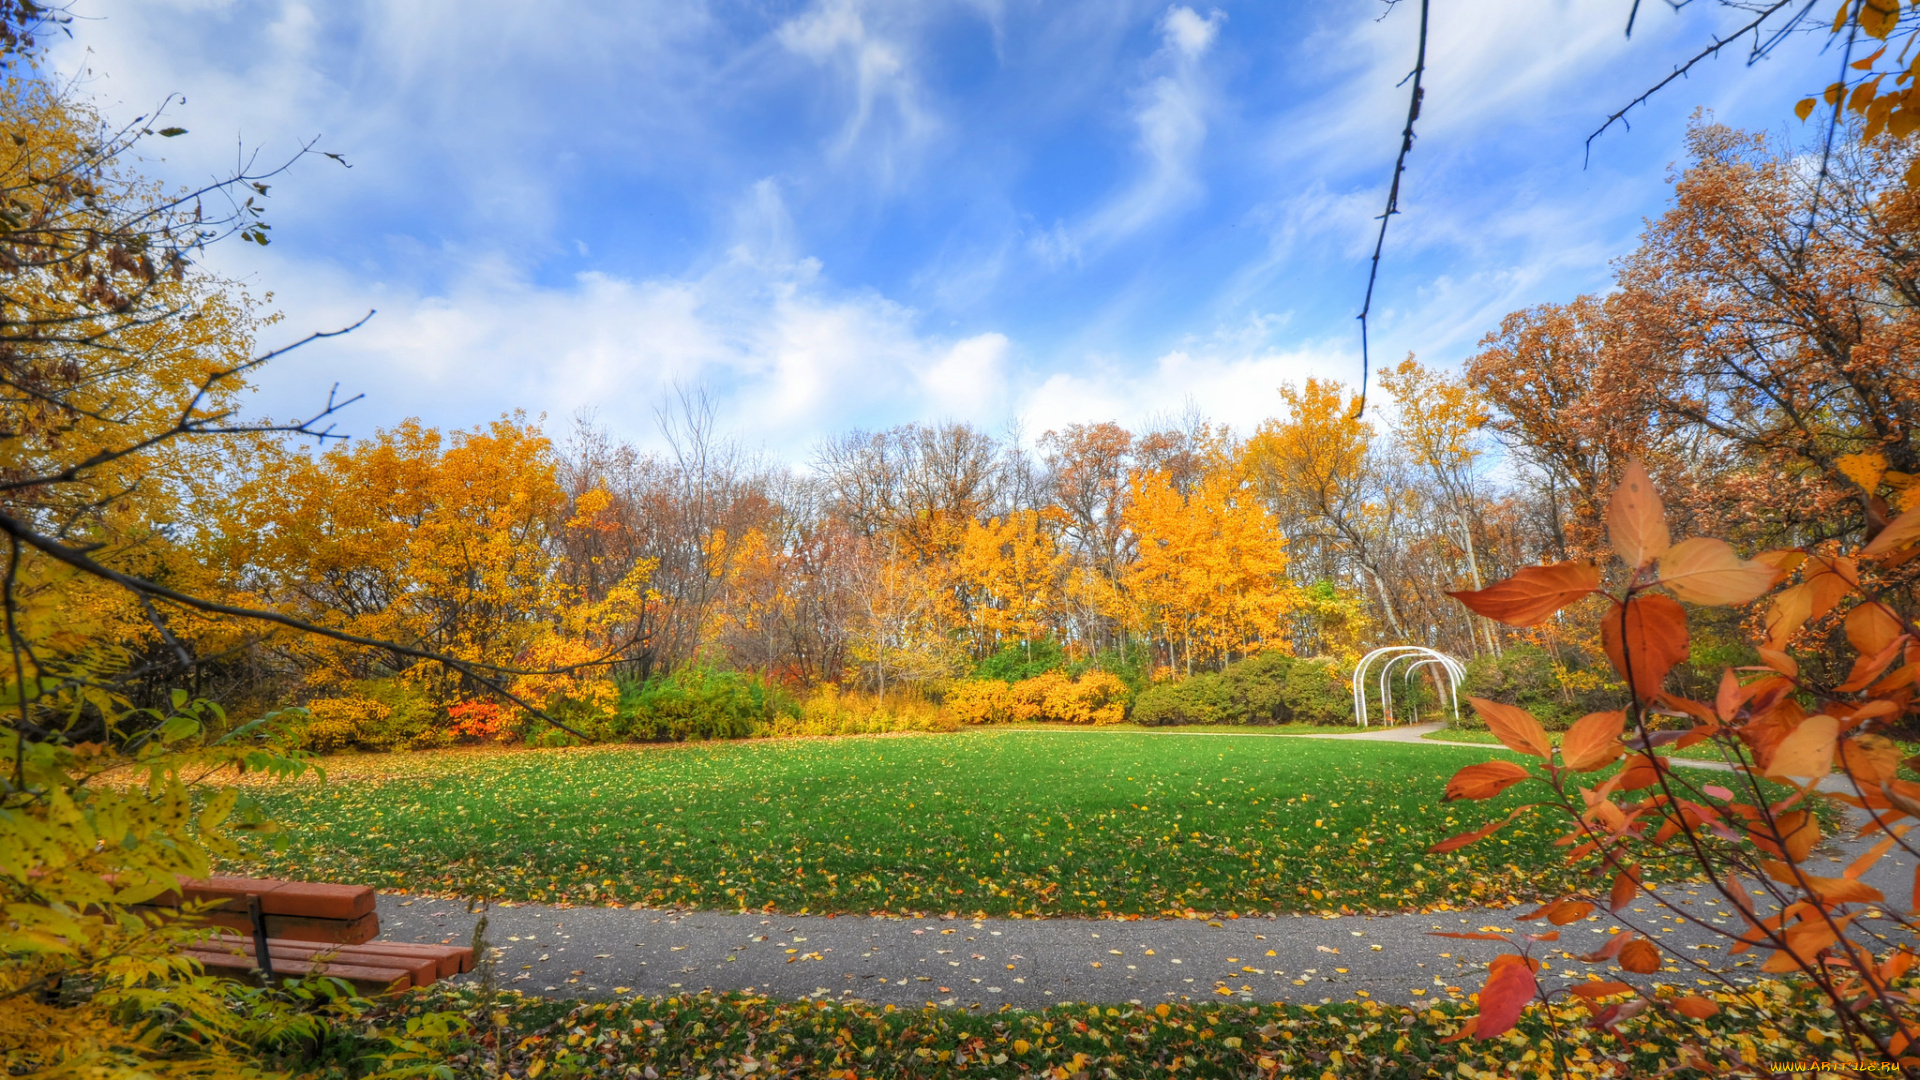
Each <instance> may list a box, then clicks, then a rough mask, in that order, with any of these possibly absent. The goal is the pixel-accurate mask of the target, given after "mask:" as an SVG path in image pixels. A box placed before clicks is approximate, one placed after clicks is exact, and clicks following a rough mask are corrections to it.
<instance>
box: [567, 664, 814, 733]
mask: <svg viewBox="0 0 1920 1080" xmlns="http://www.w3.org/2000/svg"><path fill="white" fill-rule="evenodd" d="M799 715H800V704H799V702H798V701H796V700H795V699H794V697H793V695H792V694H789V693H788V692H786V691H785V690H783V689H781V688H780V687H778V686H776V685H774V684H772V683H769V682H768V681H767V680H765V679H763V678H761V677H760V676H758V675H756V674H753V673H751V672H740V671H722V670H720V669H717V668H708V667H691V668H681V669H680V670H678V671H673V672H670V673H668V674H666V675H663V676H660V677H658V678H654V679H648V680H647V681H645V682H639V681H627V682H623V683H621V684H620V704H619V707H618V709H617V710H616V712H615V715H614V717H613V718H612V719H611V720H608V721H604V727H605V729H606V730H605V732H604V733H594V734H596V736H597V737H601V738H608V739H618V740H622V741H625V742H698V741H702V740H706V739H745V738H750V737H752V736H754V735H756V734H759V733H760V732H761V731H762V730H763V729H765V728H767V727H769V726H771V725H772V724H773V723H774V721H775V720H777V719H779V718H781V717H787V718H794V717H798V716H799Z"/></svg>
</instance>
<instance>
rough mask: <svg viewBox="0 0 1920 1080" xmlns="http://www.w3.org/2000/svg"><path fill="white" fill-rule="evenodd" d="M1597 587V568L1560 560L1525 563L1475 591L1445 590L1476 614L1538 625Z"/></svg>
mask: <svg viewBox="0 0 1920 1080" xmlns="http://www.w3.org/2000/svg"><path fill="white" fill-rule="evenodd" d="M1599 588H1600V568H1599V567H1597V566H1595V565H1593V564H1592V563H1577V562H1563V563H1554V564H1553V565H1551V566H1529V567H1526V568H1524V569H1522V570H1521V571H1520V572H1519V573H1516V574H1514V575H1513V576H1512V577H1510V578H1508V579H1507V580H1505V581H1496V582H1494V583H1493V584H1491V585H1489V586H1487V587H1486V588H1484V589H1480V590H1478V591H1465V590H1463V591H1460V592H1448V593H1447V595H1448V596H1451V597H1453V598H1454V599H1455V600H1458V601H1460V602H1461V603H1462V604H1465V605H1466V606H1467V609H1468V610H1470V611H1472V612H1473V613H1474V614H1476V615H1484V616H1486V617H1487V618H1489V619H1492V620H1494V621H1495V622H1503V623H1506V624H1507V625H1508V626H1538V625H1540V624H1541V623H1543V622H1545V621H1547V617H1548V616H1549V615H1552V614H1553V613H1554V612H1556V611H1559V610H1560V609H1561V608H1563V607H1566V606H1567V605H1568V604H1571V603H1573V602H1574V601H1575V600H1578V599H1580V598H1581V597H1583V596H1585V595H1587V594H1588V593H1590V592H1594V591H1595V590H1597V589H1599Z"/></svg>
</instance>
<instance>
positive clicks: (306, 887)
mask: <svg viewBox="0 0 1920 1080" xmlns="http://www.w3.org/2000/svg"><path fill="white" fill-rule="evenodd" d="M193 900H198V901H204V902H208V903H213V904H216V905H218V906H216V907H214V908H213V909H212V910H210V911H204V912H201V913H200V914H199V915H198V916H197V918H199V919H200V920H201V921H202V922H205V923H206V924H207V925H210V926H218V927H222V928H224V929H228V930H237V931H239V932H241V933H243V934H248V933H252V932H253V931H254V930H255V929H256V927H255V925H254V919H253V916H252V914H251V908H252V906H253V904H254V902H255V901H257V902H258V906H259V914H260V915H261V917H263V918H264V919H265V920H266V932H267V936H268V937H270V938H280V939H282V940H287V941H323V942H328V943H331V944H335V945H361V944H364V943H366V942H369V941H372V940H373V939H374V938H376V937H378V936H379V935H380V916H379V915H377V914H375V913H374V910H373V906H374V903H373V902H374V896H373V890H372V889H369V888H367V887H366V886H364V885H326V884H321V883H318V882H311V881H277V880H275V879H273V878H242V877H214V878H207V879H205V880H201V881H184V882H181V884H180V888H179V889H178V890H177V891H175V892H170V893H167V894H165V895H162V896H158V897H155V898H154V899H152V900H149V901H148V902H147V903H145V904H142V905H139V907H141V908H147V909H154V910H161V911H168V910H171V911H175V912H177V911H178V910H179V908H180V906H181V904H183V903H185V902H187V901H193ZM136 910H138V908H136Z"/></svg>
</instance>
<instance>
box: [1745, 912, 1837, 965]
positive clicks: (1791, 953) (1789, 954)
mask: <svg viewBox="0 0 1920 1080" xmlns="http://www.w3.org/2000/svg"><path fill="white" fill-rule="evenodd" d="M1835 921H1836V922H1838V923H1839V924H1840V927H1841V928H1842V929H1844V928H1845V926H1846V924H1847V923H1848V922H1850V921H1852V920H1851V918H1846V919H1838V920H1835ZM1785 936H1786V946H1787V947H1786V948H1784V949H1781V950H1780V951H1779V952H1776V953H1774V954H1773V955H1772V956H1769V957H1767V962H1766V963H1764V964H1762V965H1760V970H1761V971H1764V972H1767V973H1768V974H1770V975H1771V974H1779V973H1780V972H1783V971H1798V970H1801V969H1802V968H1809V969H1810V968H1811V967H1812V966H1813V958H1814V957H1816V956H1818V955H1819V954H1820V953H1821V952H1822V951H1824V950H1825V949H1827V948H1828V947H1829V946H1831V945H1832V944H1833V943H1834V942H1835V941H1838V940H1839V939H1840V936H1839V934H1837V933H1835V928H1834V927H1833V926H1832V925H1830V924H1829V922H1828V920H1826V919H1823V918H1816V919H1811V920H1808V921H1806V922H1801V923H1795V924H1794V925H1793V926H1790V927H1788V928H1787V932H1786V935H1785Z"/></svg>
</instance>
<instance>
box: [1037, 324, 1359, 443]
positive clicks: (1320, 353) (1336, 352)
mask: <svg viewBox="0 0 1920 1080" xmlns="http://www.w3.org/2000/svg"><path fill="white" fill-rule="evenodd" d="M1261 321H1262V320H1260V319H1258V318H1256V319H1255V320H1250V324H1252V323H1259V322H1261ZM1267 321H1268V325H1266V326H1264V327H1260V328H1257V332H1256V333H1254V334H1253V335H1251V336H1253V337H1264V336H1266V333H1267V331H1269V330H1271V329H1272V328H1273V326H1272V325H1271V324H1272V322H1275V321H1283V320H1271V317H1269V318H1268V320H1267ZM1356 352H1357V350H1356ZM1358 370H1359V357H1358V356H1357V355H1351V354H1349V353H1347V352H1346V351H1345V350H1343V349H1341V348H1340V347H1337V346H1331V345H1324V344H1307V345H1301V346H1296V347H1292V348H1286V349H1275V348H1271V347H1265V346H1255V345H1253V343H1252V342H1251V341H1248V340H1245V339H1244V337H1243V334H1242V333H1241V332H1239V331H1237V330H1236V331H1227V332H1224V333H1223V334H1222V335H1220V336H1219V337H1218V338H1217V339H1216V340H1214V341H1212V342H1208V343H1205V344H1200V345H1197V346H1196V347H1194V348H1191V349H1188V348H1182V349H1173V350H1170V351H1168V352H1166V353H1164V354H1162V355H1161V356H1159V357H1158V358H1156V359H1155V360H1154V361H1153V363H1152V364H1151V365H1149V366H1148V367H1147V369H1146V370H1145V371H1140V370H1138V366H1137V365H1133V364H1125V363H1120V362H1115V361H1106V362H1100V361H1093V362H1089V363H1087V364H1084V365H1079V366H1077V367H1076V368H1075V369H1074V370H1072V371H1058V372H1054V373H1053V374H1051V375H1049V376H1047V377H1046V378H1045V379H1044V380H1042V381H1041V382H1040V383H1039V385H1037V386H1034V387H1032V388H1031V389H1030V390H1028V391H1027V392H1026V393H1025V394H1023V395H1022V397H1021V401H1020V419H1021V424H1022V426H1023V427H1024V428H1025V429H1026V430H1028V431H1030V432H1033V433H1034V434H1036V435H1037V434H1039V433H1042V432H1046V431H1049V430H1058V429H1059V428H1062V427H1064V426H1065V425H1067V424H1071V423H1090V422H1097V421H1101V420H1119V421H1121V422H1122V423H1126V424H1130V425H1135V426H1137V425H1140V424H1144V423H1147V422H1149V421H1151V420H1153V419H1154V418H1155V417H1161V416H1165V415H1167V414H1169V413H1172V412H1176V411H1179V410H1181V409H1184V408H1185V407H1186V406H1187V405H1188V404H1192V405H1193V406H1195V407H1196V408H1197V409H1199V411H1200V414H1201V415H1202V416H1205V417H1207V418H1208V419H1209V420H1212V421H1215V422H1219V423H1225V424H1228V425H1230V426H1231V427H1232V428H1233V430H1234V431H1236V432H1238V433H1240V434H1242V435H1244V434H1246V433H1248V432H1250V431H1252V430H1253V429H1254V428H1255V427H1258V426H1259V424H1260V422H1261V421H1263V420H1266V419H1267V418H1269V417H1271V416H1274V415H1275V414H1277V413H1278V412H1279V411H1280V398H1279V389H1280V387H1281V386H1283V385H1294V384H1298V383H1301V382H1303V381H1304V380H1306V379H1307V378H1308V377H1313V378H1320V379H1329V378H1331V379H1347V380H1349V381H1350V379H1351V374H1352V373H1353V372H1355V371H1358Z"/></svg>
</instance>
